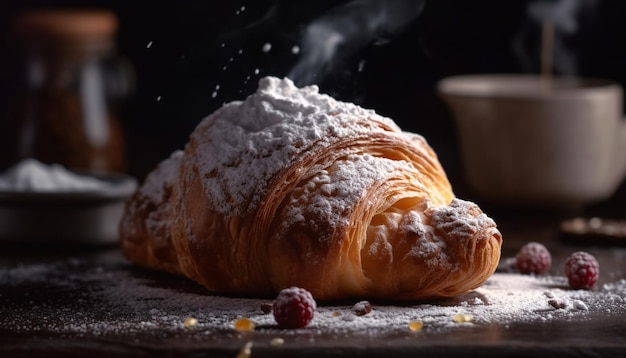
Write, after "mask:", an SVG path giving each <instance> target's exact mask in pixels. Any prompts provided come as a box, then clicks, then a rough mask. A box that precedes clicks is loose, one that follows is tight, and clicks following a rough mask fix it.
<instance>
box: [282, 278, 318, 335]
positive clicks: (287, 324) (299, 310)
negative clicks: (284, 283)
mask: <svg viewBox="0 0 626 358" xmlns="http://www.w3.org/2000/svg"><path fill="white" fill-rule="evenodd" d="M316 309H317V305H316V303H315V300H314V299H313V296H312V295H311V293H310V292H309V291H307V290H305V289H303V288H299V287H290V288H285V289H283V290H282V291H280V292H279V293H278V296H277V297H276V300H274V304H273V307H272V312H274V319H275V320H276V323H278V326H279V327H281V328H302V327H305V326H306V325H307V324H309V322H311V320H312V319H313V312H315V310H316Z"/></svg>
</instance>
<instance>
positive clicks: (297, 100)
mask: <svg viewBox="0 0 626 358" xmlns="http://www.w3.org/2000/svg"><path fill="white" fill-rule="evenodd" d="M155 219H156V220H157V221H161V224H162V225H155ZM155 227H157V228H159V230H154V228H155ZM120 234H121V242H122V246H123V248H124V252H125V253H126V255H127V257H128V258H129V259H131V260H132V261H134V262H136V263H138V264H141V265H145V266H148V267H153V268H157V269H163V270H167V271H170V272H175V273H179V274H183V275H185V276H187V277H189V278H191V279H193V280H195V281H197V282H199V283H200V284H202V285H204V286H205V287H207V288H208V289H210V290H212V291H215V292H220V293H233V294H247V295H272V294H275V293H276V292H278V291H279V290H280V289H282V288H285V287H289V286H300V287H304V288H306V289H308V290H309V291H311V292H312V293H313V295H314V297H315V298H316V299H320V300H323V299H337V298H357V297H358V298H385V299H402V300H409V299H424V298H432V297H445V296H453V295H458V294H462V293H464V292H467V291H468V290H471V289H473V288H476V287H478V286H479V285H481V284H482V283H483V282H484V281H485V280H486V279H487V278H488V277H489V276H490V275H491V274H492V273H493V272H494V271H495V268H496V266H497V264H498V261H499V258H500V247H501V242H502V239H501V235H500V233H499V231H498V230H497V228H496V224H495V223H494V222H493V220H491V219H490V218H488V217H487V216H486V215H485V214H484V213H482V211H481V210H480V209H479V208H478V207H477V206H476V205H475V204H473V203H470V202H467V201H462V200H460V199H456V198H455V197H454V194H453V192H452V189H451V187H450V184H449V182H448V180H447V178H446V175H445V173H444V171H443V168H442V167H441V165H440V163H439V161H438V159H437V157H436V155H435V153H434V152H433V150H432V149H431V148H430V147H429V146H428V144H427V142H426V141H425V140H424V138H423V137H421V136H419V135H416V134H412V133H407V132H403V131H401V130H400V128H398V127H397V126H396V124H395V123H394V122H393V121H392V120H391V119H389V118H385V117H382V116H380V115H378V114H376V113H375V112H373V111H371V110H366V109H363V108H361V107H359V106H356V105H354V104H351V103H344V102H339V101H336V100H334V99H333V98H331V97H329V96H326V95H323V94H320V93H319V92H318V88H317V87H316V86H309V87H305V88H296V87H295V86H294V85H293V83H292V82H291V81H290V80H288V79H282V80H281V79H278V78H274V77H266V78H264V79H262V80H261V81H260V83H259V89H258V91H257V92H256V93H255V94H253V95H251V96H249V97H248V98H247V99H246V100H245V101H241V102H232V103H229V104H226V105H224V106H223V107H222V108H221V109H219V110H217V111H216V112H214V113H213V114H211V115H209V116H208V117H206V118H205V119H203V120H202V121H201V122H200V123H199V125H198V126H197V127H196V129H195V130H194V132H193V133H192V134H191V136H190V140H189V143H188V144H187V145H186V147H185V149H184V152H178V153H177V154H174V155H172V157H170V158H168V159H167V160H165V161H164V163H162V164H161V165H159V167H157V168H156V169H155V171H154V172H153V173H151V174H150V175H148V177H147V178H146V180H145V182H144V184H143V185H142V187H141V188H140V190H139V191H138V193H137V194H136V195H135V196H134V197H133V198H132V199H131V201H130V202H129V203H128V205H127V208H126V213H125V216H124V218H123V220H122V224H121V229H120ZM168 250H169V251H168Z"/></svg>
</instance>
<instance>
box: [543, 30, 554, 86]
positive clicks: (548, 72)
mask: <svg viewBox="0 0 626 358" xmlns="http://www.w3.org/2000/svg"><path fill="white" fill-rule="evenodd" d="M553 55H554V27H553V25H552V22H551V21H550V20H544V21H543V25H542V29H541V78H542V80H543V85H544V89H545V90H546V91H551V90H552V72H553V70H552V66H553V61H554V58H553Z"/></svg>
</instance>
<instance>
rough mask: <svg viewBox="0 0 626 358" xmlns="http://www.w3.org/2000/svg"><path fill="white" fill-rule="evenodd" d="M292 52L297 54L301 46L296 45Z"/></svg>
mask: <svg viewBox="0 0 626 358" xmlns="http://www.w3.org/2000/svg"><path fill="white" fill-rule="evenodd" d="M291 53H293V54H294V55H297V54H298V53H300V47H298V46H294V47H292V48H291Z"/></svg>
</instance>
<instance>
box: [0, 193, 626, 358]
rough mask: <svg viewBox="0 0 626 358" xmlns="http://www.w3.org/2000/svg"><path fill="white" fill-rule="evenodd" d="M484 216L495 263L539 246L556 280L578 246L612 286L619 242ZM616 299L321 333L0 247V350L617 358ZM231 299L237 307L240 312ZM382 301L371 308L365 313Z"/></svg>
mask: <svg viewBox="0 0 626 358" xmlns="http://www.w3.org/2000/svg"><path fill="white" fill-rule="evenodd" d="M622 192H623V190H622ZM487 210H490V209H487ZM579 214H583V215H587V216H590V215H600V214H602V215H607V214H609V215H611V216H613V217H615V218H624V214H626V201H624V200H622V199H621V196H618V197H616V198H614V199H612V200H611V201H610V202H608V203H604V204H603V205H599V206H594V207H591V208H588V209H587V210H586V211H585V212H582V213H579ZM492 216H493V217H494V218H495V219H496V220H497V222H498V224H499V227H500V229H501V231H502V233H503V236H504V246H503V259H504V260H506V258H509V257H512V256H513V255H514V254H515V252H516V251H517V250H518V249H519V248H520V247H521V246H522V245H523V244H524V243H526V242H528V241H540V242H543V243H544V244H545V245H546V246H547V247H548V248H549V249H550V251H551V253H552V255H553V270H552V271H551V272H550V275H552V276H555V277H558V276H559V275H561V266H560V265H562V263H563V262H564V260H565V258H566V257H567V256H568V255H569V254H570V253H571V252H573V251H577V250H584V251H588V252H591V253H592V254H594V255H595V256H596V258H597V259H598V261H599V262H600V265H601V277H600V280H599V282H598V285H597V286H596V288H595V290H596V291H598V292H599V294H600V291H602V290H603V287H606V286H604V285H605V284H613V283H616V282H621V284H624V281H623V280H624V279H626V245H624V243H626V239H613V240H609V241H608V242H607V241H599V240H598V239H597V238H588V237H587V238H582V240H572V238H571V237H564V236H563V235H562V233H561V231H560V229H559V223H560V222H561V220H562V219H565V218H567V215H553V214H545V215H544V214H538V213H536V212H535V213H531V214H529V213H519V212H518V213H511V212H494V214H492ZM503 262H504V261H503ZM560 289H562V290H567V289H566V288H560ZM560 292H567V291H560ZM625 296H626V292H617V293H616V294H615V295H613V296H611V297H610V298H611V300H610V302H609V301H607V302H605V303H602V304H601V305H600V306H601V309H596V308H595V307H589V309H588V310H587V311H585V312H582V313H581V314H576V315H572V314H566V315H562V316H558V315H557V314H556V313H558V312H547V313H546V314H549V315H550V317H551V319H547V320H536V319H535V320H517V319H516V318H515V317H513V318H511V319H508V320H507V321H506V322H488V323H485V322H482V321H480V320H479V319H477V320H476V321H475V322H472V323H470V324H462V325H458V326H453V327H451V328H450V327H449V326H441V325H440V326H436V327H434V326H432V325H431V326H428V325H425V326H424V327H423V329H422V330H420V331H419V332H411V331H410V330H409V329H402V325H400V326H398V325H394V324H395V323H394V322H392V323H394V324H390V326H389V327H376V328H371V327H367V326H366V325H365V326H364V328H363V329H362V330H359V329H358V327H357V328H353V329H331V330H328V329H325V328H324V327H327V326H325V325H324V324H320V325H319V326H317V327H316V325H313V326H312V327H307V328H305V329H302V330H297V331H284V330H280V329H278V328H277V327H276V326H275V325H273V324H271V322H270V321H269V320H263V318H262V317H263V316H262V313H259V312H258V310H259V305H260V303H263V302H267V301H269V300H270V298H267V299H250V300H249V301H246V299H242V298H223V297H217V296H212V295H210V294H209V293H207V292H206V291H204V290H203V289H202V288H200V287H198V286H197V285H195V284H194V283H192V282H189V281H187V280H185V279H180V278H178V277H175V276H171V275H165V274H161V273H155V272H152V271H148V270H143V269H140V268H137V267H134V266H133V265H131V264H130V263H128V262H127V261H126V260H125V259H124V258H123V256H122V255H121V253H120V251H119V249H118V248H117V247H106V248H98V249H94V248H90V249H72V250H54V251H50V250H49V249H46V248H33V247H28V245H25V246H23V247H20V248H10V249H6V250H4V251H3V252H2V253H1V254H0V357H40V356H41V357H50V356H64V357H79V356H80V357H85V356H87V357H89V356H93V357H96V356H106V357H130V356H132V357H143V356H146V357H148V356H149V357H155V356H175V357H182V356H193V357H209V356H220V357H221V356H224V357H235V356H237V354H239V353H241V352H242V349H243V348H244V347H245V346H246V344H247V342H252V348H251V352H252V356H253V357H276V356H282V357H292V356H300V357H319V356H327V357H331V356H333V357H339V356H341V357H344V356H362V357H371V356H385V357H390V356H416V357H458V356H472V357H474V356H488V357H529V356H537V357H539V356H546V357H548V356H549V357H585V356H593V357H596V356H597V357H622V356H626V297H625ZM472 297H473V296H472V293H470V294H469V296H467V297H461V298H458V299H457V300H448V301H446V302H435V303H433V305H435V306H436V305H442V306H447V307H450V306H455V305H459V307H461V305H462V303H463V302H465V303H466V302H468V301H469V300H470V299H475V297H474V298H472ZM601 297H608V296H606V295H605V296H601ZM511 299H512V300H514V299H515V297H512V298H511ZM231 302H232V307H230V305H231ZM242 302H243V303H242ZM242 304H249V305H250V308H249V311H246V309H245V307H242ZM352 304H353V303H350V302H345V303H341V302H340V303H320V307H319V310H318V311H320V312H319V314H320V315H326V317H330V316H331V315H335V312H339V313H336V315H341V314H343V315H349V313H348V312H349V311H350V309H351V305H352ZM211 305H216V306H211ZM386 305H388V303H373V306H374V309H375V310H376V309H381V308H383V307H386ZM212 307H213V308H212ZM214 307H219V312H216V311H215V308H214ZM415 307H416V308H415V309H416V310H420V309H430V310H433V309H434V308H433V307H434V306H419V305H418V306H415ZM420 307H422V308H420ZM400 308H401V309H402V307H400ZM405 308H406V307H405ZM407 309H409V308H407ZM555 310H556V309H555ZM242 311H243V312H244V313H246V314H248V315H250V316H255V315H256V316H258V317H261V318H262V322H261V323H260V324H258V325H257V327H256V328H255V330H254V331H252V332H237V331H235V330H234V329H232V328H231V327H229V326H228V325H229V323H228V322H232V320H233V319H235V318H237V317H236V316H237V315H238V314H239V313H240V312H242ZM546 311H547V310H546ZM186 317H198V318H199V322H200V323H199V324H198V325H197V326H193V327H185V326H184V319H185V318H186ZM372 317H374V316H372ZM477 318H480V317H477ZM326 319H327V321H328V319H329V318H326ZM327 321H324V322H327ZM319 327H321V328H319ZM333 327H334V326H333ZM399 327H400V328H399ZM276 337H281V338H282V339H283V342H282V344H280V345H278V344H276V341H275V340H274V339H275V338H276Z"/></svg>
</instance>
